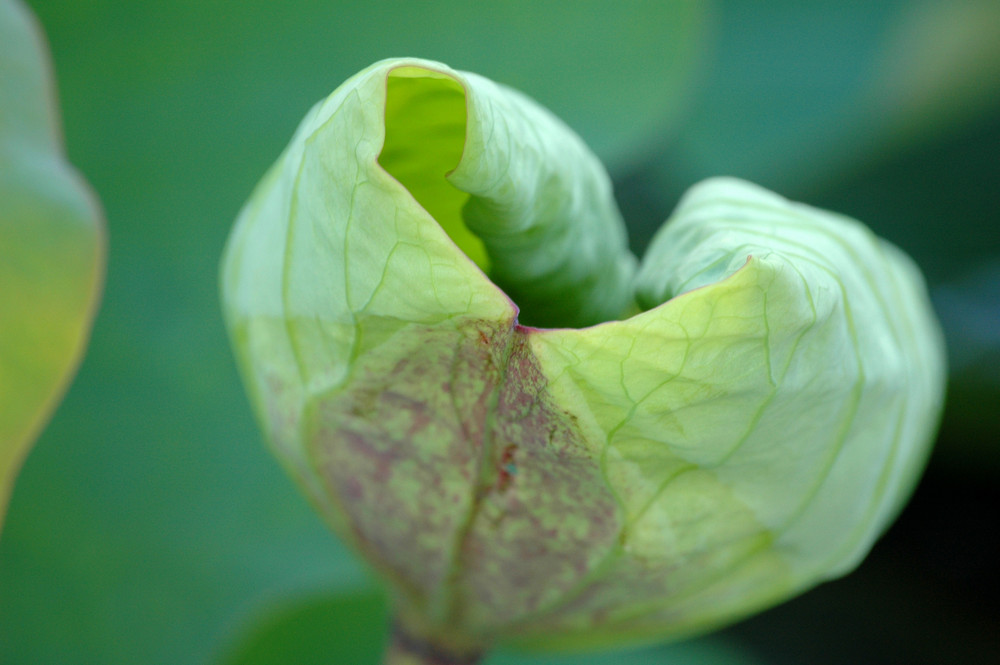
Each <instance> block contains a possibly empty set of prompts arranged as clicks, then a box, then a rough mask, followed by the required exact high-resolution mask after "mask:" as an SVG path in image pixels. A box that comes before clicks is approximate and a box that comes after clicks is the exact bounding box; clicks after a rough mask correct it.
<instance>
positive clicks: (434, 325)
mask: <svg viewBox="0 0 1000 665" xmlns="http://www.w3.org/2000/svg"><path fill="white" fill-rule="evenodd" d="M222 296H223V304H224V310H225V314H226V319H227V321H228V324H229V328H230V332H231V336H232V339H233V343H234V347H235V349H236V353H237V357H238V359H239V361H240V364H241V367H242V371H243V375H244V379H245V381H246V384H247V388H248V391H249V393H250V395H251V398H252V401H253V403H254V405H255V407H256V409H257V412H258V414H259V416H260V419H261V423H262V426H263V427H264V429H265V432H266V433H267V436H268V438H269V439H270V441H271V442H272V444H273V447H274V449H275V452H276V453H277V455H278V457H279V458H280V459H281V460H282V461H283V462H284V463H285V464H286V466H287V467H288V468H289V470H290V472H291V473H292V474H293V476H295V477H296V479H297V480H298V481H299V482H300V483H301V484H302V486H303V488H304V489H305V490H306V492H307V493H308V494H309V496H310V497H311V498H312V500H313V501H314V502H315V504H316V506H317V507H318V508H319V510H320V511H321V512H322V513H323V514H324V516H325V517H326V518H327V519H328V520H329V522H330V523H331V525H332V526H333V527H334V528H335V529H336V531H337V532H338V533H339V534H341V535H342V536H343V537H344V538H346V539H347V540H348V541H349V542H351V543H352V544H353V545H354V546H355V547H356V548H357V550H358V551H359V552H360V553H362V555H364V556H365V557H366V558H367V559H368V561H369V562H370V563H371V564H372V565H373V566H374V567H375V568H376V569H377V570H378V571H379V572H380V573H382V574H383V575H384V576H385V577H386V578H387V579H388V580H389V582H390V584H391V586H392V589H393V595H394V599H395V602H396V607H397V612H398V614H399V615H400V617H401V621H402V622H403V624H404V625H405V627H406V630H409V631H411V632H413V633H416V634H417V635H419V636H420V637H421V638H422V639H426V640H428V641H431V642H435V643H437V644H439V645H446V646H449V647H451V648H453V649H454V650H456V651H463V650H474V649H475V648H477V647H482V646H485V645H489V644H492V643H493V642H496V641H515V642H520V643H521V644H524V645H531V646H538V647H568V648H585V647H597V646H604V645H610V644H618V643H622V642H631V641H638V640H645V639H656V638H663V637H678V636H683V635H687V634H691V633H693V632H697V631H702V630H705V629H707V628H711V627H714V626H718V625H721V624H723V623H725V622H728V621H732V620H734V619H736V618H738V617H741V616H744V615H746V614H748V613H750V612H753V611H756V610H759V609H762V608H764V607H766V606H768V605H771V604H773V603H775V602H779V601H780V600H783V599H785V598H788V597H790V596H791V595H794V594H796V593H798V592H801V591H802V590H804V589H806V588H808V587H810V586H812V585H814V584H816V583H817V582H819V581H821V580H823V579H826V578H828V577H830V576H834V575H837V574H841V573H844V572H846V571H847V570H849V569H850V568H851V567H852V566H854V565H855V564H857V563H858V561H860V559H861V558H862V557H863V555H864V553H865V552H866V551H867V550H868V548H869V547H870V546H871V544H872V542H873V540H874V539H875V538H876V537H877V535H878V534H879V533H880V532H881V531H882V530H883V529H884V528H885V526H886V525H887V524H888V522H889V520H890V519H891V518H892V516H893V515H894V514H895V513H896V512H897V511H898V510H899V508H900V506H901V504H902V502H903V501H904V500H905V498H906V496H907V495H908V493H909V491H910V490H911V488H912V486H913V484H914V482H915V481H916V478H917V476H918V474H919V471H920V469H921V467H922V465H923V462H924V460H925V458H926V454H927V450H928V446H929V442H930V440H931V438H932V435H933V430H934V426H935V423H936V419H937V415H938V412H939V410H940V407H941V402H942V385H943V376H944V357H943V349H942V345H941V340H940V335H939V333H938V328H937V324H936V322H935V320H934V318H933V315H932V314H931V312H930V309H929V306H928V304H927V300H926V295H925V293H924V287H923V283H922V280H921V277H920V275H919V273H918V272H917V270H916V269H915V268H914V267H913V265H912V264H911V262H910V261H909V260H908V259H907V258H906V257H905V256H903V255H902V253H901V252H899V250H897V249H895V248H894V247H892V246H891V245H889V244H888V243H885V242H884V241H881V240H879V239H878V238H876V237H875V236H873V235H872V234H871V233H870V232H869V231H868V230H866V229H865V228H864V227H863V226H861V225H860V224H859V223H857V222H854V221H852V220H848V219H845V218H841V217H838V216H835V215H832V214H830V213H826V212H823V211H819V210H815V209H813V208H809V207H806V206H802V205H797V204H793V203H790V202H788V201H786V200H784V199H782V198H780V197H778V196H777V195H774V194H771V193H769V192H766V191H765V190H762V189H760V188H758V187H756V186H753V185H750V184H748V183H744V182H741V181H737V180H733V179H715V180H710V181H707V182H705V183H702V184H700V185H698V186H696V187H695V188H693V189H692V191H691V192H690V193H689V194H688V195H687V196H686V197H685V198H684V200H683V201H682V202H681V204H680V206H679V208H678V210H677V212H676V213H675V215H674V216H673V218H672V219H671V220H669V221H668V223H667V224H666V226H665V227H664V229H663V230H662V232H661V233H660V234H659V235H658V236H657V238H656V239H655V240H654V242H653V245H652V246H651V248H650V250H649V252H648V254H647V256H646V257H645V258H644V260H643V261H642V263H641V265H638V266H637V265H636V261H635V259H634V257H632V255H631V254H630V253H629V252H628V250H627V248H626V243H625V235H624V230H623V225H622V222H621V219H620V217H619V214H618V212H617V210H616V208H615V206H614V203H613V199H612V195H611V190H610V185H609V182H608V177H607V175H606V174H605V172H604V170H603V168H602V167H601V166H600V164H599V163H598V162H597V160H596V159H595V158H594V157H593V156H592V155H591V154H590V153H589V152H588V151H587V150H586V148H585V147H584V146H583V145H582V144H581V142H580V140H579V139H578V138H577V137H576V136H575V135H574V134H573V133H572V132H571V131H570V130H569V129H568V128H566V127H565V126H564V125H563V124H562V123H560V122H559V121H558V120H556V119H555V118H554V117H552V116H551V115H550V114H549V113H547V112H546V111H544V110H543V109H541V108H539V107H538V106H537V105H536V104H535V103H534V102H532V101H531V100H529V99H527V98H526V97H524V96H522V95H520V94H519V93H516V92H514V91H512V90H509V89H507V88H504V87H503V86H500V85H497V84H495V83H492V82H490V81H487V80H485V79H482V78H480V77H478V76H475V75H473V74H467V73H463V72H457V71H454V70H452V69H450V68H448V67H446V66H444V65H441V64H439V63H434V62H428V61H422V60H412V59H405V60H391V61H384V62H381V63H377V64H376V65H374V66H372V67H370V68H368V69H366V70H365V71H363V72H361V73H360V74H358V75H357V76H355V77H354V78H352V79H350V80H349V81H348V82H346V83H345V84H344V85H343V86H341V87H340V88H338V90H337V91H335V92H334V93H333V94H332V95H331V96H330V97H329V98H328V99H326V100H325V101H323V102H321V103H320V104H318V105H317V106H316V107H314V108H313V109H312V111H310V113H309V114H308V115H307V117H306V119H305V120H304V121H303V123H302V124H301V126H300V127H299V129H298V131H297V132H296V134H295V136H294V138H293V139H292V142H291V144H290V145H289V146H288V148H287V149H286V150H285V152H284V154H283V155H282V156H281V157H280V159H279V160H278V162H277V163H276V164H275V165H274V167H272V169H271V170H270V171H269V172H268V174H267V175H266V176H265V178H264V180H263V181H262V182H261V183H260V185H259V186H258V188H257V190H256V191H255V193H254V195H253V196H252V198H251V199H250V201H249V202H248V203H247V205H246V207H245V208H244V210H243V211H242V213H241V215H240V218H239V220H238V221H237V224H236V227H235V228H234V230H233V234H232V236H231V238H230V241H229V244H228V246H227V249H226V253H225V257H224V260H223V272H222Z"/></svg>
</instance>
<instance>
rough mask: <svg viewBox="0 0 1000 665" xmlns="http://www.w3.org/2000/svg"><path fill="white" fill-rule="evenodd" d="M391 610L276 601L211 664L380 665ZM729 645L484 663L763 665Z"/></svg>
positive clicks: (688, 644)
mask: <svg viewBox="0 0 1000 665" xmlns="http://www.w3.org/2000/svg"><path fill="white" fill-rule="evenodd" d="M388 614H389V613H388V609H387V607H386V601H385V598H384V596H383V595H382V594H380V593H376V592H369V593H361V594H350V595H339V594H327V595H320V596H312V597H307V598H302V599H298V600H293V601H291V602H279V603H276V604H275V605H274V606H273V607H270V608H266V609H265V610H264V611H262V612H261V613H260V614H259V616H257V617H256V618H255V620H254V621H253V622H251V623H250V624H249V625H247V626H245V627H243V628H242V629H240V630H238V631H237V632H236V635H235V637H234V639H233V643H232V644H229V645H227V647H226V649H225V650H224V652H223V654H222V655H221V656H220V657H219V658H217V659H216V660H214V661H213V662H214V663H215V664H216V665H284V664H285V663H296V664H297V665H327V664H328V663H352V664H353V665H378V663H379V662H380V658H381V654H382V650H383V648H384V647H385V641H386V639H387V637H388ZM764 662H765V661H763V660H761V659H759V658H758V657H757V656H756V655H755V654H753V653H751V652H747V650H745V649H743V648H741V647H740V646H739V645H738V643H736V642H734V641H733V640H731V639H720V638H718V637H708V638H698V639H692V640H686V641H684V642H680V643H677V644H668V645H658V646H653V647H646V648H641V649H631V650H627V651H615V652H610V653H596V654H529V653H519V652H511V651H504V650H500V651H498V652H496V653H490V654H488V655H487V657H486V659H485V660H484V661H483V665H658V664H660V663H662V664H663V665H763V663H764Z"/></svg>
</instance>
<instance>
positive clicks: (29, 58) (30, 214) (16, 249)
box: [0, 0, 103, 526]
mask: <svg viewBox="0 0 1000 665" xmlns="http://www.w3.org/2000/svg"><path fill="white" fill-rule="evenodd" d="M61 143H62V139H61V136H60V134H59V126H58V115H57V112H56V106H55V100H54V93H53V88H52V76H51V72H50V71H49V67H48V61H47V60H46V53H45V48H44V43H43V40H42V36H41V34H40V32H39V30H38V28H37V26H36V25H35V23H34V21H33V19H32V17H31V16H30V14H29V13H28V11H27V10H26V9H25V8H24V7H23V6H22V5H21V3H20V1H19V0H0V526H2V523H3V514H4V510H5V508H6V503H7V498H8V496H9V493H10V491H11V488H12V487H13V483H14V477H15V475H16V474H17V471H18V469H19V467H20V465H21V461H22V460H23V458H24V456H25V455H26V454H27V452H28V448H29V447H30V445H31V443H32V442H33V441H34V439H35V437H36V436H37V435H38V432H39V431H40V429H41V428H42V427H43V426H44V424H45V422H46V420H47V419H48V417H49V415H50V414H51V413H52V410H53V409H54V408H55V406H56V404H57V403H58V401H59V398H60V396H61V394H62V392H63V390H65V388H66V384H67V382H68V381H69V379H70V377H71V376H72V374H73V371H74V369H75V368H76V365H77V363H78V362H79V359H80V356H81V355H82V353H83V349H84V347H85V345H86V340H87V336H88V333H89V330H90V322H91V318H92V317H93V314H94V308H95V306H96V303H97V298H98V293H99V291H100V284H101V278H102V271H103V238H102V234H103V230H102V229H103V223H102V221H101V213H100V210H99V209H98V206H97V203H96V201H95V200H94V197H93V196H92V194H91V193H90V190H89V189H88V188H87V186H86V184H85V183H84V182H83V181H82V179H81V178H80V177H79V175H78V174H77V173H76V171H74V170H73V168H72V167H71V166H70V165H69V163H67V161H66V158H65V157H64V155H63V149H62V145H61Z"/></svg>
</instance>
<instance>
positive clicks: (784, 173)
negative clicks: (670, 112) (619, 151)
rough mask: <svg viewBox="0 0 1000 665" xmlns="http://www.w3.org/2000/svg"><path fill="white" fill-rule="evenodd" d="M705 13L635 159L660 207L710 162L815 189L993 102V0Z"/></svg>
mask: <svg viewBox="0 0 1000 665" xmlns="http://www.w3.org/2000/svg"><path fill="white" fill-rule="evenodd" d="M713 17H714V19H715V21H714V23H713V30H712V35H713V37H714V42H713V47H712V48H711V49H708V50H707V51H706V52H707V53H708V56H707V57H706V58H705V62H704V68H703V69H704V71H703V76H702V77H701V78H700V79H699V80H698V81H697V84H696V85H695V87H694V91H693V95H692V96H693V101H692V103H691V104H689V105H688V107H687V110H686V112H685V113H684V114H683V115H682V116H681V117H680V118H679V119H678V120H676V121H671V122H670V123H669V124H668V125H664V127H663V131H662V132H661V134H660V139H659V141H651V142H650V143H649V148H648V151H647V157H646V163H645V165H644V167H643V168H645V169H647V170H648V171H649V177H651V178H652V182H653V184H652V185H651V187H653V188H654V189H656V190H658V191H662V192H665V193H666V196H667V197H668V198H667V203H669V204H670V205H671V206H672V201H671V199H673V198H675V197H676V195H677V194H678V193H679V192H680V191H682V190H683V189H684V188H686V186H688V185H689V184H690V183H692V182H695V181H697V180H700V179H702V178H706V177H709V176H713V175H720V174H724V175H734V176H739V177H742V178H746V179H749V180H752V181H754V182H758V183H760V184H763V185H765V186H767V187H769V188H772V189H775V190H776V191H780V192H782V193H785V194H787V195H792V196H795V195H799V194H802V193H805V192H812V191H815V190H817V189H823V188H825V187H826V186H828V185H829V184H830V183H831V182H832V181H836V180H837V179H838V178H840V177H842V176H843V175H844V174H851V173H853V172H855V171H857V170H858V169H859V168H865V167H867V166H869V165H870V164H871V162H872V161H877V160H879V159H882V158H884V156H886V155H887V154H892V153H894V152H896V151H898V150H900V149H904V148H907V147H909V146H911V145H913V144H915V143H920V142H926V141H928V140H931V139H932V138H933V137H935V136H940V135H942V134H946V133H948V132H951V131H955V130H956V129H959V128H961V127H962V126H963V125H964V123H967V122H970V121H972V120H973V119H975V118H977V117H981V116H983V115H984V114H987V113H989V112H991V111H992V110H995V109H996V108H997V107H998V106H1000V3H997V2H996V1H995V0H918V1H917V2H910V1H909V0H890V1H889V2H880V3H840V4H831V3H800V2H793V1H792V0H783V1H779V2H772V3H767V4H763V3H757V2H752V1H748V0H721V1H720V2H719V3H718V4H717V5H716V11H715V12H714V15H713ZM664 207H668V206H667V205H666V203H664Z"/></svg>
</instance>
